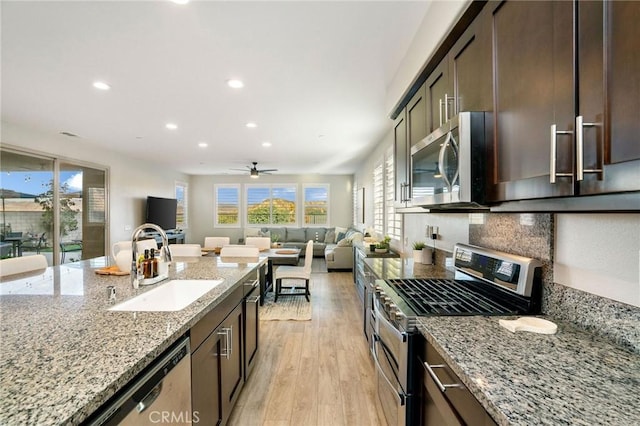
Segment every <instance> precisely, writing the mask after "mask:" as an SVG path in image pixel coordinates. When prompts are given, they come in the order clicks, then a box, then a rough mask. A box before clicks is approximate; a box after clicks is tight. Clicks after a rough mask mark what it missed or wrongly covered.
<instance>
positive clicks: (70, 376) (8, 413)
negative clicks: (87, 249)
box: [0, 256, 266, 425]
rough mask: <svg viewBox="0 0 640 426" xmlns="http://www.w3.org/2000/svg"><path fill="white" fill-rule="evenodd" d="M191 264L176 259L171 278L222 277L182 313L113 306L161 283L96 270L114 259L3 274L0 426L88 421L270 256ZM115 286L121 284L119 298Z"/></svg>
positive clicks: (0, 295)
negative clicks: (135, 284)
mask: <svg viewBox="0 0 640 426" xmlns="http://www.w3.org/2000/svg"><path fill="white" fill-rule="evenodd" d="M183 260H184V261H180V260H179V259H175V260H174V262H173V263H172V264H171V267H170V269H169V278H170V279H224V282H223V283H222V284H220V285H218V286H217V287H215V288H214V289H213V290H211V291H209V292H208V293H206V294H205V295H204V296H202V297H201V298H199V299H198V300H196V301H195V302H194V303H192V304H191V305H189V306H188V307H186V308H185V309H183V310H181V311H176V312H116V311H109V310H108V309H109V308H110V307H112V306H113V305H115V304H117V303H120V302H122V301H124V300H127V299H129V298H131V297H134V296H136V295H138V294H141V293H143V292H146V291H149V290H152V289H153V288H155V287H157V285H152V286H145V287H140V288H139V289H133V288H132V286H131V283H130V278H129V276H128V275H127V276H106V275H98V274H96V273H95V269H97V268H101V267H104V266H107V265H108V262H109V260H108V258H106V257H100V258H95V259H90V260H86V261H82V262H77V263H71V264H65V265H62V266H56V267H50V268H47V269H46V270H45V271H44V273H40V274H37V275H31V276H26V274H25V275H24V276H18V275H16V276H14V277H7V278H5V279H4V280H3V281H2V283H1V284H0V286H1V287H0V289H1V291H0V424H7V425H14V424H15V425H18V424H20V425H22V424H38V425H53V424H78V423H80V422H81V421H82V420H84V419H86V418H87V417H88V416H89V415H90V414H92V413H93V412H94V411H96V410H97V409H98V408H100V406H101V405H102V404H103V403H104V402H106V401H107V400H108V399H109V398H110V397H111V396H113V395H114V394H115V393H116V392H117V391H118V390H119V389H121V388H122V387H123V386H125V385H126V384H127V383H128V382H129V381H130V380H131V379H132V378H134V377H135V376H136V375H137V374H138V373H140V372H141V371H142V370H143V369H144V368H145V367H146V366H147V365H149V364H150V363H151V362H152V361H153V360H154V359H155V358H156V357H157V356H158V355H159V354H161V353H162V352H163V351H164V350H166V349H167V348H169V347H170V346H171V345H172V344H173V343H174V342H175V341H176V340H178V339H179V338H180V337H181V336H183V335H185V334H186V333H187V332H188V331H189V330H190V328H191V327H192V326H193V325H195V324H196V323H197V322H198V321H199V320H200V319H201V318H203V317H204V316H205V315H206V314H207V313H208V312H210V311H211V310H212V309H214V308H215V307H216V306H217V305H218V304H220V303H221V302H222V301H224V299H225V297H226V296H227V295H229V294H230V293H232V292H233V291H234V290H235V289H236V288H237V287H238V286H240V285H243V284H242V282H243V278H244V277H246V276H247V275H248V274H254V273H256V272H255V271H256V269H257V268H258V266H261V265H262V264H264V263H266V258H264V257H261V258H260V259H259V260H258V261H257V262H255V261H250V260H247V259H241V258H236V259H233V258H229V259H221V258H219V257H214V256H205V257H202V258H194V259H189V260H187V259H183ZM160 284H161V283H160ZM160 284H158V285H160ZM108 286H114V287H115V289H116V300H115V301H112V300H109V297H108V292H107V287H108Z"/></svg>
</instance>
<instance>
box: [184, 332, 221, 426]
mask: <svg viewBox="0 0 640 426" xmlns="http://www.w3.org/2000/svg"><path fill="white" fill-rule="evenodd" d="M221 348H222V339H221V336H220V335H219V334H218V333H216V332H213V333H211V335H210V336H209V337H208V338H207V339H205V341H204V342H203V343H202V344H201V345H200V346H199V347H198V349H197V350H196V351H194V352H193V353H192V354H191V401H192V402H191V404H192V407H193V413H194V414H193V415H194V418H195V416H196V415H197V416H198V418H199V420H200V422H202V424H207V425H219V424H221V423H222V406H221V404H220V386H221V382H220V368H221V365H220V361H221V357H220V350H221Z"/></svg>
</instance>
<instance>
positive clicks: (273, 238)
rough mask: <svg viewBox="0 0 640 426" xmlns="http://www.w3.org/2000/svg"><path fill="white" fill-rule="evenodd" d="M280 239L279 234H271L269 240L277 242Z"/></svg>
mask: <svg viewBox="0 0 640 426" xmlns="http://www.w3.org/2000/svg"><path fill="white" fill-rule="evenodd" d="M278 240H280V234H271V242H272V243H277V242H278Z"/></svg>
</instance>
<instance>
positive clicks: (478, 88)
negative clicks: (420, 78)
mask: <svg viewBox="0 0 640 426" xmlns="http://www.w3.org/2000/svg"><path fill="white" fill-rule="evenodd" d="M488 24H490V23H489V22H488V20H487V18H486V16H484V15H482V14H481V15H480V16H478V17H477V18H476V19H475V20H474V21H473V22H471V24H470V25H469V27H468V28H467V29H466V30H465V31H464V33H463V34H462V35H461V36H460V37H459V39H458V40H457V41H456V42H455V43H454V44H453V46H452V47H451V49H450V50H449V53H448V54H447V55H446V56H445V58H444V59H442V60H441V61H440V63H439V64H438V65H437V66H436V68H435V69H434V70H433V71H432V72H431V74H430V75H429V77H428V78H427V81H426V83H425V96H426V99H427V103H426V105H427V129H428V133H431V132H432V131H434V130H436V129H437V128H438V127H440V126H442V125H443V124H444V123H446V122H447V121H449V119H451V117H453V116H455V115H456V114H458V113H459V112H461V111H490V110H491V109H492V102H491V99H492V93H491V87H492V83H491V38H490V37H491V32H490V29H491V28H490V27H489V26H488Z"/></svg>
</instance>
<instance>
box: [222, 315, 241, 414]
mask: <svg viewBox="0 0 640 426" xmlns="http://www.w3.org/2000/svg"><path fill="white" fill-rule="evenodd" d="M242 325H243V323H242V303H241V304H239V305H238V306H236V308H235V309H234V310H233V311H231V313H230V314H229V316H228V317H227V318H226V319H225V320H224V322H223V323H222V324H220V327H219V328H218V333H222V334H223V337H222V344H223V346H222V352H221V353H222V356H221V361H220V368H221V370H220V371H221V373H220V374H221V377H220V382H221V394H220V396H221V402H222V418H223V419H224V422H225V423H226V421H227V419H228V418H229V415H230V414H231V410H232V409H233V406H234V404H235V402H236V399H237V398H238V395H239V394H240V390H241V389H242V385H243V383H244V364H243V363H244V360H243V357H242V338H243V335H242Z"/></svg>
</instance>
